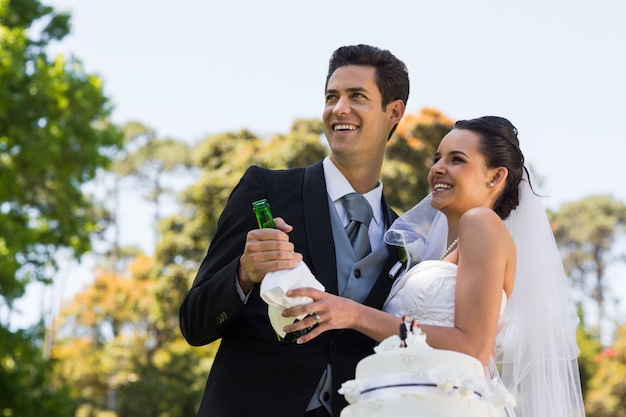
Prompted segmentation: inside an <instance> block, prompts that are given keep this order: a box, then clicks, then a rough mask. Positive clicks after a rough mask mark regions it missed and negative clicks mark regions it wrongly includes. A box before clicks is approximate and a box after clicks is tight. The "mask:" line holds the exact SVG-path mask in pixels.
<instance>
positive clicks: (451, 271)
mask: <svg viewBox="0 0 626 417" xmlns="http://www.w3.org/2000/svg"><path fill="white" fill-rule="evenodd" d="M456 273H457V265H456V264H453V263H451V262H447V261H439V260H428V261H422V262H420V263H419V264H417V265H415V266H414V267H413V268H411V269H410V270H409V271H407V272H406V274H404V275H403V276H402V277H400V278H398V281H397V282H396V283H394V286H393V287H392V289H391V292H390V293H389V297H388V298H387V302H386V303H385V306H384V310H385V311H386V312H388V313H391V314H393V315H395V316H397V317H402V316H404V315H405V314H408V315H409V317H410V318H411V319H417V321H418V322H419V323H420V324H428V325H435V326H446V327H451V326H454V299H455V287H456ZM505 306H506V294H505V293H504V291H502V306H501V309H500V311H501V312H502V311H504V307H505Z"/></svg>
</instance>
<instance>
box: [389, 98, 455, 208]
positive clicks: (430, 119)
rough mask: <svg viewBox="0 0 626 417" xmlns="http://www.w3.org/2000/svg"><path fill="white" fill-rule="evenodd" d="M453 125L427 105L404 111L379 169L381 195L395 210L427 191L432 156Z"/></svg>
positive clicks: (421, 196) (405, 205) (409, 205)
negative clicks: (380, 170)
mask: <svg viewBox="0 0 626 417" xmlns="http://www.w3.org/2000/svg"><path fill="white" fill-rule="evenodd" d="M453 125H454V122H453V121H452V120H451V119H449V118H448V117H446V116H445V115H443V114H442V113H441V112H439V111H438V110H435V109H431V108H423V109H422V110H421V111H420V112H419V113H418V114H415V115H413V114H407V115H405V116H404V118H403V119H402V121H401V122H400V124H399V125H398V128H397V129H396V132H395V134H394V136H393V137H392V138H391V140H390V142H389V145H388V147H387V154H386V159H385V163H384V164H383V172H382V177H383V184H384V186H385V197H386V198H387V200H388V201H389V204H390V205H391V206H392V207H394V208H395V209H396V210H397V211H399V212H404V211H405V210H408V209H409V208H411V207H412V206H413V205H415V204H416V203H417V202H418V201H420V200H421V199H422V198H424V197H425V196H426V195H427V194H428V193H429V191H430V186H429V185H428V171H429V169H430V166H431V164H432V157H433V155H434V154H435V151H436V150H437V147H438V146H439V142H440V141H441V139H442V138H443V137H444V136H445V135H446V134H447V133H448V132H449V131H450V130H451V129H452V127H453Z"/></svg>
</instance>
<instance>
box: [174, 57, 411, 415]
mask: <svg viewBox="0 0 626 417" xmlns="http://www.w3.org/2000/svg"><path fill="white" fill-rule="evenodd" d="M408 94H409V78H408V71H407V69H406V67H405V65H404V63H402V62H401V61H400V60H398V59H397V58H396V57H395V56H394V55H393V54H391V53H390V52H389V51H386V50H382V49H379V48H376V47H372V46H368V45H356V46H345V47H341V48H339V49H337V50H336V51H335V52H334V53H333V55H332V56H331V59H330V62H329V70H328V74H327V78H326V92H325V107H324V112H323V122H324V131H325V135H326V138H327V140H328V143H329V145H330V155H329V156H328V157H326V158H325V159H324V160H322V161H319V162H318V163H316V164H314V165H311V166H309V167H306V168H296V169H289V170H279V171H274V170H268V169H263V168H259V167H255V166H253V167H250V168H249V169H248V170H247V171H246V173H245V174H244V176H243V177H242V178H241V180H240V182H239V184H238V185H237V186H236V187H235V189H234V190H233V192H232V194H231V196H230V198H229V200H228V203H227V205H226V207H225V209H224V211H223V213H222V215H221V217H220V220H219V222H218V226H217V231H216V233H215V236H214V237H213V240H212V242H211V245H210V247H209V250H208V252H207V254H206V257H205V258H204V260H203V261H202V264H201V265H200V268H199V271H198V273H197V276H196V278H195V280H194V282H193V285H192V287H191V289H190V290H189V292H188V294H187V295H186V297H185V299H184V301H183V303H182V305H181V308H180V328H181V331H182V333H183V335H184V337H185V339H186V340H187V341H188V343H189V344H191V345H193V346H200V345H206V344H208V343H211V342H213V341H215V340H218V339H221V343H220V347H219V350H218V352H217V355H216V357H215V361H214V363H213V365H212V369H211V372H210V374H209V377H208V380H207V384H206V389H205V392H204V396H203V399H202V403H201V405H200V410H199V412H198V416H201V417H208V416H211V417H230V416H232V417H241V416H251V415H267V416H273V417H280V416H285V417H294V416H309V417H312V416H330V415H333V416H339V413H340V411H341V409H342V408H343V407H344V406H345V405H346V403H345V400H344V398H343V396H341V395H338V394H337V390H338V389H339V387H340V385H341V384H342V383H343V382H345V381H347V380H349V379H353V378H354V369H355V367H356V364H357V362H358V361H359V360H360V359H362V358H363V357H365V356H367V355H368V354H370V353H371V352H372V349H373V347H374V341H373V340H372V339H369V338H367V337H365V336H363V335H361V334H359V333H357V332H355V331H352V330H335V331H329V332H325V333H324V334H323V335H320V336H319V337H317V338H315V340H314V341H312V342H309V343H306V344H302V345H299V344H281V343H279V342H278V341H277V339H276V336H275V334H274V331H273V329H272V327H271V326H270V322H269V319H268V316H267V304H265V303H264V302H263V301H262V299H261V297H260V296H259V287H260V285H259V283H260V282H261V281H262V279H263V277H264V276H265V274H266V273H268V272H271V271H276V270H282V269H289V268H294V267H295V266H296V265H297V264H298V262H299V261H301V260H304V262H305V263H306V265H307V266H308V267H309V269H310V270H311V272H312V273H313V275H314V276H315V277H316V278H317V280H318V281H320V282H321V283H322V284H323V285H324V287H325V288H326V291H328V292H329V293H333V294H338V295H343V296H345V297H350V298H352V299H354V300H356V301H359V302H361V303H364V304H366V305H369V306H372V307H375V308H381V306H382V304H383V301H384V300H385V298H386V296H387V294H388V292H389V289H390V286H391V284H392V280H391V279H389V278H388V271H389V269H390V267H391V266H393V264H394V263H395V262H396V261H397V257H396V256H395V254H396V251H395V249H392V248H389V247H388V246H387V245H385V244H384V242H383V234H384V232H385V230H386V229H387V228H388V227H389V226H390V225H391V223H392V222H393V220H394V219H395V218H396V217H397V216H396V215H395V214H394V213H393V211H392V210H391V208H390V207H389V205H388V204H387V201H386V200H385V198H384V196H383V194H382V184H381V182H380V174H381V168H382V163H383V159H384V154H385V149H386V145H387V141H388V140H389V138H390V137H391V135H392V134H393V132H394V130H395V128H396V126H397V124H398V122H399V121H400V119H401V118H402V116H403V115H404V111H405V106H406V102H407V99H408ZM353 193H357V194H360V195H362V196H363V197H364V198H365V200H366V201H367V203H366V204H368V205H369V206H370V208H371V210H369V211H371V214H372V218H371V220H368V221H367V223H368V224H365V225H364V227H366V228H368V230H367V232H368V234H367V235H366V237H365V239H369V243H370V245H369V247H370V248H368V249H371V251H370V252H369V253H368V254H366V255H365V257H363V258H362V259H358V258H357V254H356V252H355V250H354V249H353V247H352V246H351V241H350V240H349V238H348V235H347V234H346V231H345V230H344V227H345V226H346V225H347V224H348V222H349V218H348V217H349V216H348V214H347V210H348V209H347V206H344V202H346V197H345V196H346V195H347V194H353ZM262 198H265V199H267V200H268V202H269V203H270V205H271V209H272V212H273V215H274V216H276V217H280V218H282V219H284V221H283V220H281V219H278V220H277V222H276V223H277V227H278V229H257V226H256V222H255V217H254V214H253V212H252V202H253V201H256V200H259V199H262ZM358 198H359V199H360V197H358ZM366 252H367V251H366ZM310 313H314V312H310ZM304 320H308V321H309V322H310V325H314V324H315V315H314V314H313V315H312V316H310V317H308V318H306V319H304Z"/></svg>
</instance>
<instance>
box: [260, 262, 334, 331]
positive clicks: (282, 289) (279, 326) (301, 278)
mask: <svg viewBox="0 0 626 417" xmlns="http://www.w3.org/2000/svg"><path fill="white" fill-rule="evenodd" d="M303 287H311V288H315V289H318V290H320V291H325V288H324V286H323V285H322V283H321V282H319V281H318V280H317V279H316V278H315V276H313V273H312V272H311V270H310V269H309V267H308V266H307V265H306V264H305V263H304V262H303V261H300V262H299V263H298V265H297V266H296V267H295V268H294V269H284V270H281V271H274V272H268V273H267V274H265V278H263V281H261V298H262V299H263V301H265V302H266V303H267V313H268V315H269V318H270V323H272V327H273V328H274V331H275V332H276V333H277V334H278V335H279V336H281V337H284V336H285V334H286V333H285V332H284V331H283V327H285V326H286V325H288V324H291V323H293V321H294V318H293V317H283V316H282V315H281V313H282V312H283V310H285V309H287V308H290V307H295V306H297V305H300V304H306V303H310V302H312V301H313V299H312V298H311V297H287V296H286V295H285V293H286V292H287V291H289V290H292V289H295V288H303ZM304 317H306V314H301V315H300V316H298V317H296V318H297V319H298V320H302V319H303V318H304Z"/></svg>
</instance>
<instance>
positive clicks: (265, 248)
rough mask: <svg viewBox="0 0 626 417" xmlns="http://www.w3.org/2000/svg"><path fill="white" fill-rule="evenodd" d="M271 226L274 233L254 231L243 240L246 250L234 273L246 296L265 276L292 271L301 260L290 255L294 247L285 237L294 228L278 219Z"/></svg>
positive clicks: (297, 254)
mask: <svg viewBox="0 0 626 417" xmlns="http://www.w3.org/2000/svg"><path fill="white" fill-rule="evenodd" d="M274 222H275V223H276V227H277V228H276V229H254V230H251V231H249V232H248V235H247V236H246V246H245V249H244V251H243V255H241V258H240V259H239V270H238V273H237V278H238V280H239V285H240V286H241V289H242V290H243V291H244V292H245V293H246V294H247V293H248V292H250V290H251V289H252V287H253V286H254V284H258V283H259V282H261V281H262V280H263V278H264V277H265V274H267V273H268V272H273V271H280V270H282V269H292V268H295V267H296V266H297V265H298V262H300V261H301V260H302V254H300V253H297V252H294V251H293V250H294V246H293V243H291V242H290V241H289V236H288V235H287V233H289V232H291V231H292V230H293V227H292V226H291V225H289V224H287V223H285V221H284V220H283V219H282V218H280V217H277V218H275V219H274Z"/></svg>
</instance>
